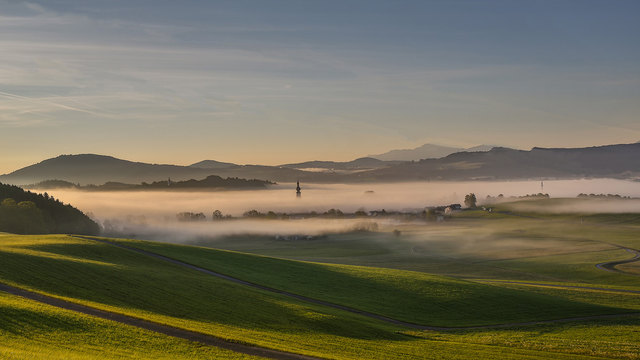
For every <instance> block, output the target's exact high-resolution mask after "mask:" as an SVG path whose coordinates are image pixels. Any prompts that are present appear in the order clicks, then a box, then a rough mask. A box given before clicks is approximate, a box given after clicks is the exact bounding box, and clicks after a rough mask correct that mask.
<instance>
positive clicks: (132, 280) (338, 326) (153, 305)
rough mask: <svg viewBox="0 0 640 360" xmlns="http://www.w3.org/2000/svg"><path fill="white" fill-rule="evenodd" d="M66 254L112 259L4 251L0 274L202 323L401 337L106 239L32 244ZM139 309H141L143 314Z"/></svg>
mask: <svg viewBox="0 0 640 360" xmlns="http://www.w3.org/2000/svg"><path fill="white" fill-rule="evenodd" d="M30 247H31V248H33V249H37V250H39V251H46V252H49V253H54V254H56V253H57V254H63V255H65V256H77V257H82V258H84V259H92V260H99V261H108V262H110V263H113V264H115V265H116V267H115V268H113V267H105V266H100V265H96V264H92V263H82V262H76V261H69V260H64V259H56V258H51V257H41V256H34V255H29V254H20V253H15V252H14V250H15V249H16V248H13V250H12V252H3V251H1V248H0V263H1V264H2V267H0V278H1V279H4V280H6V281H10V282H13V283H17V284H20V285H22V286H25V287H29V288H33V289H37V290H38V291H42V292H45V293H49V294H52V295H55V296H63V297H70V298H75V299H78V300H82V301H90V302H96V303H101V304H104V305H108V306H114V307H120V308H123V309H126V310H131V311H134V312H146V313H149V312H151V313H154V314H158V315H164V316H169V317H175V318H180V319H186V320H192V321H196V322H200V323H205V327H206V323H215V324H222V325H229V326H234V327H238V328H242V329H248V330H257V331H273V332H280V333H289V334H304V333H309V334H312V333H315V334H318V333H320V334H330V335H336V336H344V337H350V338H357V339H368V340H403V339H406V337H405V336H403V335H398V334H395V333H394V332H393V331H389V328H387V327H384V326H381V325H378V324H377V323H375V322H374V321H372V320H369V319H366V318H362V317H360V316H357V315H352V314H349V313H344V312H341V311H338V310H333V309H326V308H324V307H321V306H315V305H310V304H306V303H302V302H298V301H294V300H291V299H289V298H286V297H283V296H280V295H275V294H270V293H266V292H264V291H260V290H256V289H252V288H248V287H246V286H242V285H237V284H234V283H231V282H228V281H225V280H220V279H217V278H213V277H211V276H207V275H204V274H200V273H198V272H195V271H192V270H189V269H183V268H181V267H180V266H177V265H172V264H168V263H165V262H163V261H161V260H157V259H153V258H149V257H146V256H143V255H139V254H136V253H133V252H130V251H126V250H123V249H118V248H115V247H113V246H110V245H105V244H93V243H88V242H87V244H82V243H78V244H55V245H54V244H52V245H45V244H42V245H36V246H30ZM138 316H140V315H138Z"/></svg>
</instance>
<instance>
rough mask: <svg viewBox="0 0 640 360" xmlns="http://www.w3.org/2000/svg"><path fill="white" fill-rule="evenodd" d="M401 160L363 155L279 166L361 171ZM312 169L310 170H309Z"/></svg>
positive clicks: (386, 165)
mask: <svg viewBox="0 0 640 360" xmlns="http://www.w3.org/2000/svg"><path fill="white" fill-rule="evenodd" d="M400 162H401V161H383V160H379V159H374V158H372V157H363V158H359V159H355V160H352V161H347V162H336V161H319V160H314V161H306V162H302V163H296V164H285V165H280V166H281V167H286V168H291V169H300V170H309V169H317V170H322V169H324V170H327V171H337V170H342V171H343V172H344V171H363V170H373V169H381V168H385V167H389V166H391V165H395V164H398V163H400ZM309 171H312V170H309Z"/></svg>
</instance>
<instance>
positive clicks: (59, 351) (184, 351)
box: [0, 292, 259, 360]
mask: <svg viewBox="0 0 640 360" xmlns="http://www.w3.org/2000/svg"><path fill="white" fill-rule="evenodd" d="M0 339H2V341H0V358H2V359H7V360H13V359H51V360H58V359H59V360H74V359H96V360H97V359H259V358H258V357H252V356H248V355H243V354H238V353H236V352H232V351H228V350H221V349H218V348H215V347H208V346H202V345H199V344H197V343H193V342H190V341H187V340H182V339H176V338H172V337H169V336H164V335H160V334H157V333H154V332H151V331H146V330H142V329H138V328H136V327H132V326H126V325H121V324H118V323H116V322H112V321H107V320H102V319H97V318H95V317H90V316H86V315H82V314H78V313H75V312H72V311H67V310H62V309H59V308H56V307H53V306H49V305H44V304H40V303H38V302H35V301H31V300H25V299H23V298H20V297H17V296H12V295H9V294H6V293H3V292H0Z"/></svg>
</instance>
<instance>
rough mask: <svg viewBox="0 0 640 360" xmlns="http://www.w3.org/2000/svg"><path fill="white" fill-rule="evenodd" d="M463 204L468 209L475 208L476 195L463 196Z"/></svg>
mask: <svg viewBox="0 0 640 360" xmlns="http://www.w3.org/2000/svg"><path fill="white" fill-rule="evenodd" d="M464 204H465V205H466V206H467V207H468V208H475V207H476V194H474V193H471V194H468V195H465V197H464Z"/></svg>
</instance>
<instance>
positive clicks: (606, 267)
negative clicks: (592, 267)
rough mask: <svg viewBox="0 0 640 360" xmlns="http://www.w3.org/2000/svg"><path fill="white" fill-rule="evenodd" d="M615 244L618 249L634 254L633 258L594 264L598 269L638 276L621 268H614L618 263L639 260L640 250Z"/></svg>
mask: <svg viewBox="0 0 640 360" xmlns="http://www.w3.org/2000/svg"><path fill="white" fill-rule="evenodd" d="M612 245H614V244H612ZM615 246H617V247H619V248H620V249H623V250H626V251H627V252H630V253H632V254H634V255H635V256H634V257H633V258H631V259H628V260H617V261H607V262H603V263H600V264H596V267H597V268H598V269H600V270H605V271H611V272H617V273H621V274H625V275H633V276H640V275H638V274H631V273H628V272H626V271H622V270H620V269H618V268H616V266H618V265H622V264H628V263H632V262H636V261H640V251H638V250H635V249H630V248H626V247H624V246H620V245H615Z"/></svg>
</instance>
